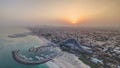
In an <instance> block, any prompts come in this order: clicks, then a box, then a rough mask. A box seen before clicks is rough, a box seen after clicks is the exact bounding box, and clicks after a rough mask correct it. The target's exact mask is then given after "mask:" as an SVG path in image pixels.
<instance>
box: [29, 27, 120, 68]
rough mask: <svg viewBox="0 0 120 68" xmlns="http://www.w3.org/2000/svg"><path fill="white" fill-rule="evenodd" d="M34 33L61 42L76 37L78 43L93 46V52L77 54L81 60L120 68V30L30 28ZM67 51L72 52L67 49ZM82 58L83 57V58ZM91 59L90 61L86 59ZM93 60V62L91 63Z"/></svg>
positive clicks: (109, 67) (94, 64)
mask: <svg viewBox="0 0 120 68" xmlns="http://www.w3.org/2000/svg"><path fill="white" fill-rule="evenodd" d="M29 30H31V31H32V34H33V35H36V36H39V37H44V38H46V39H47V40H49V41H51V42H53V43H55V44H59V43H61V42H63V41H65V40H67V39H70V38H74V39H76V40H77V41H78V43H80V44H82V45H84V46H88V47H91V49H92V51H93V54H92V55H85V54H80V55H82V56H84V57H81V56H80V55H79V54H76V56H77V57H79V59H80V60H82V61H83V62H84V63H86V64H88V65H90V66H91V68H95V67H97V66H98V68H119V65H120V31H118V30H107V29H81V28H71V27H68V28H64V27H63V28H55V27H53V28H39V27H38V28H29ZM66 51H67V52H70V51H68V50H66ZM81 58H82V59H81ZM85 60H89V61H87V62H86V61H85ZM91 62H92V63H91Z"/></svg>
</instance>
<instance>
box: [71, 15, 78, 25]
mask: <svg viewBox="0 0 120 68" xmlns="http://www.w3.org/2000/svg"><path fill="white" fill-rule="evenodd" d="M69 21H70V23H72V24H77V23H78V21H79V17H78V16H70V17H69Z"/></svg>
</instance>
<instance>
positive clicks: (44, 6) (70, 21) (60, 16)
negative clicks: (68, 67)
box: [0, 0, 120, 27]
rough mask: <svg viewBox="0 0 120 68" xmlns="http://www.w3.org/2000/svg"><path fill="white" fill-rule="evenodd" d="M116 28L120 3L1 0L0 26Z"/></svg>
mask: <svg viewBox="0 0 120 68" xmlns="http://www.w3.org/2000/svg"><path fill="white" fill-rule="evenodd" d="M1 25H2V26H3V25H7V26H9V25H53V26H59V25H63V26H64V25H69V26H73V25H75V26H78V27H119V25H120V0H0V26H1Z"/></svg>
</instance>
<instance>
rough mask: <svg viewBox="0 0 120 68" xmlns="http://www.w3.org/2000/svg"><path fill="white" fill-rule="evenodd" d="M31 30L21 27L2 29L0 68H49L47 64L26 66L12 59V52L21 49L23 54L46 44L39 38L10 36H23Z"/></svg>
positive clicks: (0, 32)
mask: <svg viewBox="0 0 120 68" xmlns="http://www.w3.org/2000/svg"><path fill="white" fill-rule="evenodd" d="M25 32H29V30H27V29H25V28H20V27H0V68H49V67H48V66H47V65H46V64H40V65H24V64H20V63H18V62H16V61H15V60H14V59H13V57H12V51H14V50H15V49H20V50H21V51H22V52H23V53H26V54H27V51H28V49H29V48H31V47H37V46H40V45H41V44H43V43H44V41H42V40H41V39H40V38H38V37H37V36H32V35H28V36H25V37H18V38H10V37H8V36H9V35H13V34H21V33H25Z"/></svg>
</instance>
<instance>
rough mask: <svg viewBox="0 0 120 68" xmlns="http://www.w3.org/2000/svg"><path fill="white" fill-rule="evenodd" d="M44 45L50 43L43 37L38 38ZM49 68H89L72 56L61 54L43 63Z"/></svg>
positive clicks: (65, 53)
mask: <svg viewBox="0 0 120 68" xmlns="http://www.w3.org/2000/svg"><path fill="white" fill-rule="evenodd" d="M39 38H40V39H41V40H42V41H43V42H44V44H47V43H50V42H49V41H48V40H46V39H45V38H43V37H39ZM45 64H46V65H47V66H48V67H49V68H91V67H90V66H88V65H87V64H85V63H83V62H82V61H81V60H79V59H78V57H76V56H75V55H74V54H71V53H68V52H63V55H62V56H59V57H56V58H54V59H53V60H51V61H48V62H47V63H45Z"/></svg>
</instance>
